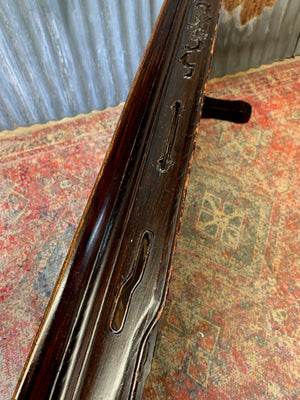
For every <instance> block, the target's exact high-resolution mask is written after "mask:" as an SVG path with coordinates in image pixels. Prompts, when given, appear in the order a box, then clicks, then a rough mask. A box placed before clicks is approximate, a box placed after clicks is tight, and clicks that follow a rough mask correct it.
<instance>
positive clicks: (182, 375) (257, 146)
mask: <svg viewBox="0 0 300 400" xmlns="http://www.w3.org/2000/svg"><path fill="white" fill-rule="evenodd" d="M299 75H300V59H299V58H297V59H295V60H291V61H286V62H283V63H277V64H274V65H272V66H268V67H263V68H260V69H258V70H250V71H249V72H247V73H241V74H237V75H234V76H227V77H224V78H221V79H216V80H212V81H210V82H209V84H208V88H207V92H208V94H209V95H211V96H215V97H221V98H229V99H243V100H246V101H248V102H249V103H251V105H252V107H253V115H252V118H251V120H250V122H249V123H248V124H246V125H237V124H232V123H229V122H223V121H215V120H202V121H201V123H200V128H199V132H198V140H197V146H196V150H195V155H194V160H193V164H192V170H191V176H190V181H189V185H188V192H187V197H186V202H185V208H184V213H183V217H182V223H181V230H180V234H179V237H178V240H177V250H176V253H175V256H174V259H173V263H172V264H173V277H172V281H171V285H170V290H169V295H168V298H167V304H166V307H165V311H164V314H163V317H162V320H161V324H160V329H159V334H158V340H157V345H156V351H155V355H154V360H153V365H152V370H151V373H150V375H149V378H148V380H147V382H146V387H145V392H144V400H148V399H158V400H165V399H170V400H171V399H182V400H190V399H221V400H223V399H224V400H225V399H226V400H227V399H233V400H240V399H249V400H250V399H298V398H300V391H299V387H300V382H299V381H300V361H299V359H300V323H299V322H300V321H299V319H300V304H299V299H300V262H299V259H300V257H299V255H300V247H299V239H300V233H299V226H300V196H299V195H300V193H299V188H300V185H299V176H300V171H299V170H300V128H299V120H300V102H299V95H300V82H299ZM121 110H122V105H120V106H118V107H116V108H111V109H107V110H104V111H103V112H94V113H91V114H89V115H81V116H78V117H77V118H75V119H65V120H63V121H60V122H51V123H49V124H46V125H35V126H33V127H31V128H21V129H17V130H16V131H12V132H2V133H0V142H1V147H0V179H1V191H0V196H1V225H0V231H1V233H0V241H1V245H0V256H1V260H0V296H1V297H0V299H1V303H0V304H1V305H0V307H1V313H0V330H1V331H0V346H1V352H0V377H1V378H0V379H1V381H0V398H1V399H3V400H6V399H9V398H10V397H11V396H12V393H13V390H14V387H15V385H16V383H17V379H18V377H19V375H20V373H21V369H22V367H23V364H24V362H25V360H26V357H27V354H28V352H29V349H30V346H31V344H32V341H33V338H34V336H35V334H36V332H37V329H38V326H39V323H40V321H41V318H42V316H43V313H44V310H45V308H46V305H47V301H48V299H49V297H50V294H51V292H52V290H53V287H54V285H55V281H56V279H57V277H58V273H59V270H60V268H61V266H62V263H63V261H64V258H65V256H66V253H67V250H68V247H69V245H70V243H71V240H72V237H73V235H74V233H75V230H76V227H77V224H78V222H79V219H80V216H81V214H82V212H83V209H84V206H85V203H86V201H87V198H88V196H89V194H90V191H91V189H92V186H93V183H94V181H95V179H96V174H97V172H98V170H99V167H100V165H101V163H102V161H103V158H104V155H105V152H106V150H107V147H108V145H109V143H110V140H111V137H112V133H113V131H114V129H115V126H116V123H117V120H118V117H119V115H120V112H121Z"/></svg>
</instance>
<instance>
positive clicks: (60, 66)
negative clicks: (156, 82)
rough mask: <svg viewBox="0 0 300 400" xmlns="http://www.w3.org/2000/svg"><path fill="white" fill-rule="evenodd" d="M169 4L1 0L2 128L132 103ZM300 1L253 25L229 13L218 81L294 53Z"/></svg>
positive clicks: (291, 0)
mask: <svg viewBox="0 0 300 400" xmlns="http://www.w3.org/2000/svg"><path fill="white" fill-rule="evenodd" d="M162 2H163V0H109V1H108V0H65V1H60V0H11V1H7V0H0V89H1V92H0V93H1V95H0V129H13V128H15V127H17V126H28V125H31V124H33V123H36V122H39V123H42V122H46V121H48V120H57V119H60V118H63V117H66V116H74V115H76V114H78V113H86V112H89V111H91V110H93V109H103V108H105V107H107V106H113V105H116V104H118V103H119V102H121V101H124V100H125V99H126V96H127V93H128V91H129V89H130V86H131V83H132V81H133V78H134V75H135V73H136V70H137V68H138V65H139V62H140V60H141V58H142V55H143V52H144V50H145V47H146V44H147V42H148V40H149V37H150V34H151V31H152V28H153V26H154V23H155V20H156V18H157V15H158V13H159V10H160V8H161V5H162ZM299 31H300V2H299V1H298V0H277V2H276V4H275V5H274V7H273V8H272V9H268V8H267V9H265V11H264V13H263V14H262V15H261V16H260V17H258V18H255V19H253V20H252V21H250V22H249V23H248V24H246V25H245V26H241V25H240V22H239V9H236V10H235V11H234V13H233V15H232V16H229V15H228V14H227V12H226V11H225V10H224V9H223V10H222V13H221V21H220V27H219V32H218V38H217V42H216V48H215V56H214V61H213V66H212V74H211V76H220V75H224V74H226V73H233V72H236V71H240V70H245V69H248V68H249V67H256V66H258V65H260V64H266V63H270V62H272V61H274V60H278V59H283V58H285V57H290V56H292V55H293V53H294V51H295V47H296V43H297V38H298V35H299Z"/></svg>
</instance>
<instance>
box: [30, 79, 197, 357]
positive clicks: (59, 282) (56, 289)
mask: <svg viewBox="0 0 300 400" xmlns="http://www.w3.org/2000/svg"><path fill="white" fill-rule="evenodd" d="M133 89H134V86H133V88H132V90H133ZM202 99H203V97H202ZM125 109H126V106H125ZM124 112H125V111H124V110H123V113H124ZM123 113H122V114H123ZM114 140H117V139H116V138H115V137H114V139H113V141H112V143H111V147H110V149H109V151H108V153H107V156H106V159H105V162H104V163H103V166H102V169H101V171H100V174H99V179H100V177H101V175H102V171H103V169H104V167H105V165H106V162H107V159H108V158H109V156H110V153H111V149H112V147H113V144H114ZM190 165H191V162H190V164H189V168H188V169H189V170H190ZM188 175H189V174H188ZM97 181H98V179H97ZM187 181H188V177H187V180H186V183H185V188H184V192H183V197H184V196H185V192H186V186H187ZM95 187H96V185H95ZM95 187H94V190H95ZM90 203H91V200H90V201H89V202H88V204H87V207H86V209H85V213H84V216H85V215H86V212H87V209H88V207H89V205H90ZM181 212H182V209H181ZM178 224H179V220H178V222H177V225H178ZM81 227H82V224H81V225H80V226H79V229H78V231H77V233H76V235H75V239H74V240H76V238H77V237H78V235H79V232H80V230H81ZM178 229H179V227H177V228H176V232H177V230H178ZM175 236H176V235H175ZM73 249H74V247H73V248H72V247H71V249H70V254H72V251H73ZM173 251H174V248H173ZM171 270H172V268H171V267H170V270H169V275H168V279H167V283H166V284H167V285H168V281H169V279H170V276H171ZM66 272H67V265H65V270H62V271H61V274H60V277H59V280H58V282H57V285H56V288H55V291H54V292H53V296H52V297H51V299H52V300H51V301H52V303H49V307H48V308H47V311H48V313H47V312H46V314H45V317H44V319H43V323H44V326H45V325H46V323H47V321H46V319H47V317H48V315H49V313H50V312H53V307H51V306H52V305H53V300H54V298H55V297H56V295H58V294H59V291H60V290H62V288H61V285H62V283H63V280H64V279H66V277H65V273H66ZM165 297H166V291H165V296H164V299H163V301H162V303H161V307H160V308H161V309H160V311H159V312H158V315H157V318H156V319H155V321H156V322H157V321H158V320H159V319H160V316H161V313H162V309H163V305H164V303H165ZM156 322H155V323H154V322H153V325H155V324H156ZM42 328H43V325H41V327H40V329H39V332H38V335H39V334H40V333H41V330H42ZM38 335H37V337H36V339H35V342H34V343H35V344H36V343H37V341H38V338H39V336H38ZM32 351H34V349H32Z"/></svg>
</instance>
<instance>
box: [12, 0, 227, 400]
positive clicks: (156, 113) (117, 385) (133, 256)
mask: <svg viewBox="0 0 300 400" xmlns="http://www.w3.org/2000/svg"><path fill="white" fill-rule="evenodd" d="M218 15H219V0H207V1H200V0H187V1H180V0H166V1H165V3H164V6H163V8H162V11H161V14H160V17H159V19H158V22H157V24H156V28H155V30H154V33H153V35H152V37H151V40H150V43H149V45H148V47H147V50H146V53H145V56H144V58H143V61H142V63H141V66H140V68H139V71H138V73H137V77H136V79H135V82H134V84H133V87H132V89H131V92H130V94H129V97H128V100H127V102H126V104H125V107H124V111H123V113H122V116H121V119H120V122H119V124H118V127H117V130H116V132H115V135H114V139H113V141H112V144H111V147H110V150H109V152H108V154H107V157H106V160H105V162H104V165H103V167H102V169H101V171H100V173H99V176H98V178H97V181H96V184H95V187H94V189H93V192H92V195H91V197H90V199H89V201H88V204H87V207H86V209H85V212H84V215H83V217H82V220H81V223H80V226H79V228H78V231H77V233H76V235H75V238H74V240H73V243H72V245H71V248H70V251H69V253H68V256H67V259H66V261H65V263H64V266H63V269H62V271H61V274H60V277H59V279H58V282H57V285H56V288H55V290H54V293H53V295H52V297H51V300H50V303H49V306H48V308H47V311H46V314H45V316H44V319H43V322H42V325H41V327H40V330H39V332H38V334H37V337H36V339H35V342H34V345H33V347H32V351H31V353H30V355H29V358H28V360H27V363H26V365H25V367H24V371H23V374H22V377H21V379H20V381H19V384H18V387H17V389H16V391H15V394H14V399H22V400H23V399H39V400H42V399H105V400H108V399H130V398H137V397H139V396H140V395H141V393H142V386H141V384H140V385H139V382H143V381H144V378H145V374H146V372H147V370H149V365H150V361H151V353H152V350H153V343H154V341H155V340H154V339H153V338H154V336H153V337H152V339H150V337H151V333H153V332H155V330H156V326H157V322H158V320H159V318H160V315H161V313H162V309H163V304H164V301H165V296H166V291H167V287H168V281H169V279H170V260H171V255H172V252H173V249H174V243H175V235H176V232H177V230H178V224H179V218H180V213H181V210H182V203H183V198H184V193H185V188H186V181H187V176H188V171H189V166H190V158H191V155H192V151H193V145H194V140H195V128H196V126H197V123H198V121H199V117H200V110H201V105H202V101H203V95H204V89H205V83H206V79H207V76H208V70H209V65H210V60H211V55H212V50H213V44H214V38H215V34H216V26H217V21H218Z"/></svg>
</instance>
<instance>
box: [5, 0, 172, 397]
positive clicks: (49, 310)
mask: <svg viewBox="0 0 300 400" xmlns="http://www.w3.org/2000/svg"><path fill="white" fill-rule="evenodd" d="M167 3H168V2H167V0H166V1H165V2H164V4H163V7H162V8H161V10H160V13H159V17H158V19H157V22H156V25H155V27H154V29H153V32H152V34H151V37H150V40H149V42H148V45H147V48H146V51H145V53H144V55H143V58H142V61H141V63H140V65H139V68H138V71H137V73H136V76H135V79H134V82H133V84H132V87H131V89H130V92H129V94H128V97H127V101H126V102H125V103H124V107H123V110H122V113H121V115H120V118H119V121H118V125H117V127H116V130H115V134H114V135H113V138H112V140H111V143H110V145H109V148H108V150H107V152H106V155H105V159H104V161H103V163H102V166H101V169H100V171H99V174H98V176H97V179H96V182H95V184H94V186H93V189H92V192H91V195H90V197H89V199H88V201H87V204H86V206H85V209H84V211H83V214H82V217H81V219H80V222H79V225H78V228H77V230H76V232H75V235H74V238H73V240H72V243H71V246H70V248H69V251H68V253H67V256H66V259H65V262H64V264H63V266H62V268H61V271H60V273H59V276H58V279H57V282H56V284H55V287H54V289H53V292H52V294H51V297H50V299H49V302H48V305H47V307H46V310H45V313H44V316H43V318H42V321H41V323H40V326H39V328H38V331H37V333H36V335H35V337H34V339H33V343H32V346H31V349H30V351H29V354H28V356H27V359H26V362H25V364H24V367H23V369H22V372H21V375H20V378H19V380H18V383H17V386H16V388H15V390H14V393H13V397H12V399H14V398H17V396H18V392H19V389H20V388H21V386H22V383H23V382H24V378H26V376H27V373H28V372H29V367H30V364H31V362H32V359H33V358H34V353H35V351H36V349H37V344H38V342H39V340H40V338H41V337H42V334H43V332H44V331H47V324H48V323H51V315H54V314H55V311H56V307H55V308H54V305H55V300H56V298H57V297H58V296H59V294H60V293H62V292H63V289H64V287H65V283H66V280H67V278H68V273H69V272H70V271H69V268H68V267H69V261H70V259H71V258H72V254H73V252H74V249H75V247H76V244H77V240H78V237H79V236H80V234H81V231H82V228H83V226H84V223H85V217H86V215H87V213H88V212H89V209H90V206H91V203H92V201H93V198H94V195H95V192H96V190H97V186H98V183H99V181H100V180H101V178H102V175H103V172H104V170H105V168H106V165H107V162H108V160H109V158H110V157H111V155H112V151H113V149H114V148H115V146H116V145H115V144H116V142H117V140H118V138H119V136H120V134H121V131H120V130H119V128H120V124H121V121H122V117H123V116H124V114H125V113H126V111H127V109H128V108H130V104H129V101H130V99H131V96H132V93H134V91H135V88H136V86H137V85H138V82H139V76H140V75H141V73H142V70H143V69H144V68H145V64H146V61H147V55H148V52H149V49H150V48H151V46H152V41H153V37H154V36H155V34H156V31H157V30H158V27H159V26H160V23H161V19H162V15H163V13H164V12H166V8H167ZM108 109H109V108H108ZM96 113H97V111H96ZM83 116H85V115H84V114H83ZM78 118H81V115H78ZM70 119H71V118H68V117H67V118H64V119H63V120H61V121H49V124H50V126H53V125H56V124H58V125H59V124H60V123H62V122H63V121H66V122H67V121H69V120H70ZM40 126H41V127H45V124H34V125H32V126H31V127H29V128H26V127H20V128H17V129H16V131H18V132H16V133H18V134H19V135H23V134H25V133H26V132H27V133H28V129H29V130H30V131H34V130H36V128H37V129H39V127H40ZM9 132H10V131H3V132H2V133H3V135H6V134H9ZM2 133H1V134H2ZM57 306H58V304H57ZM49 319H50V320H49Z"/></svg>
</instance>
